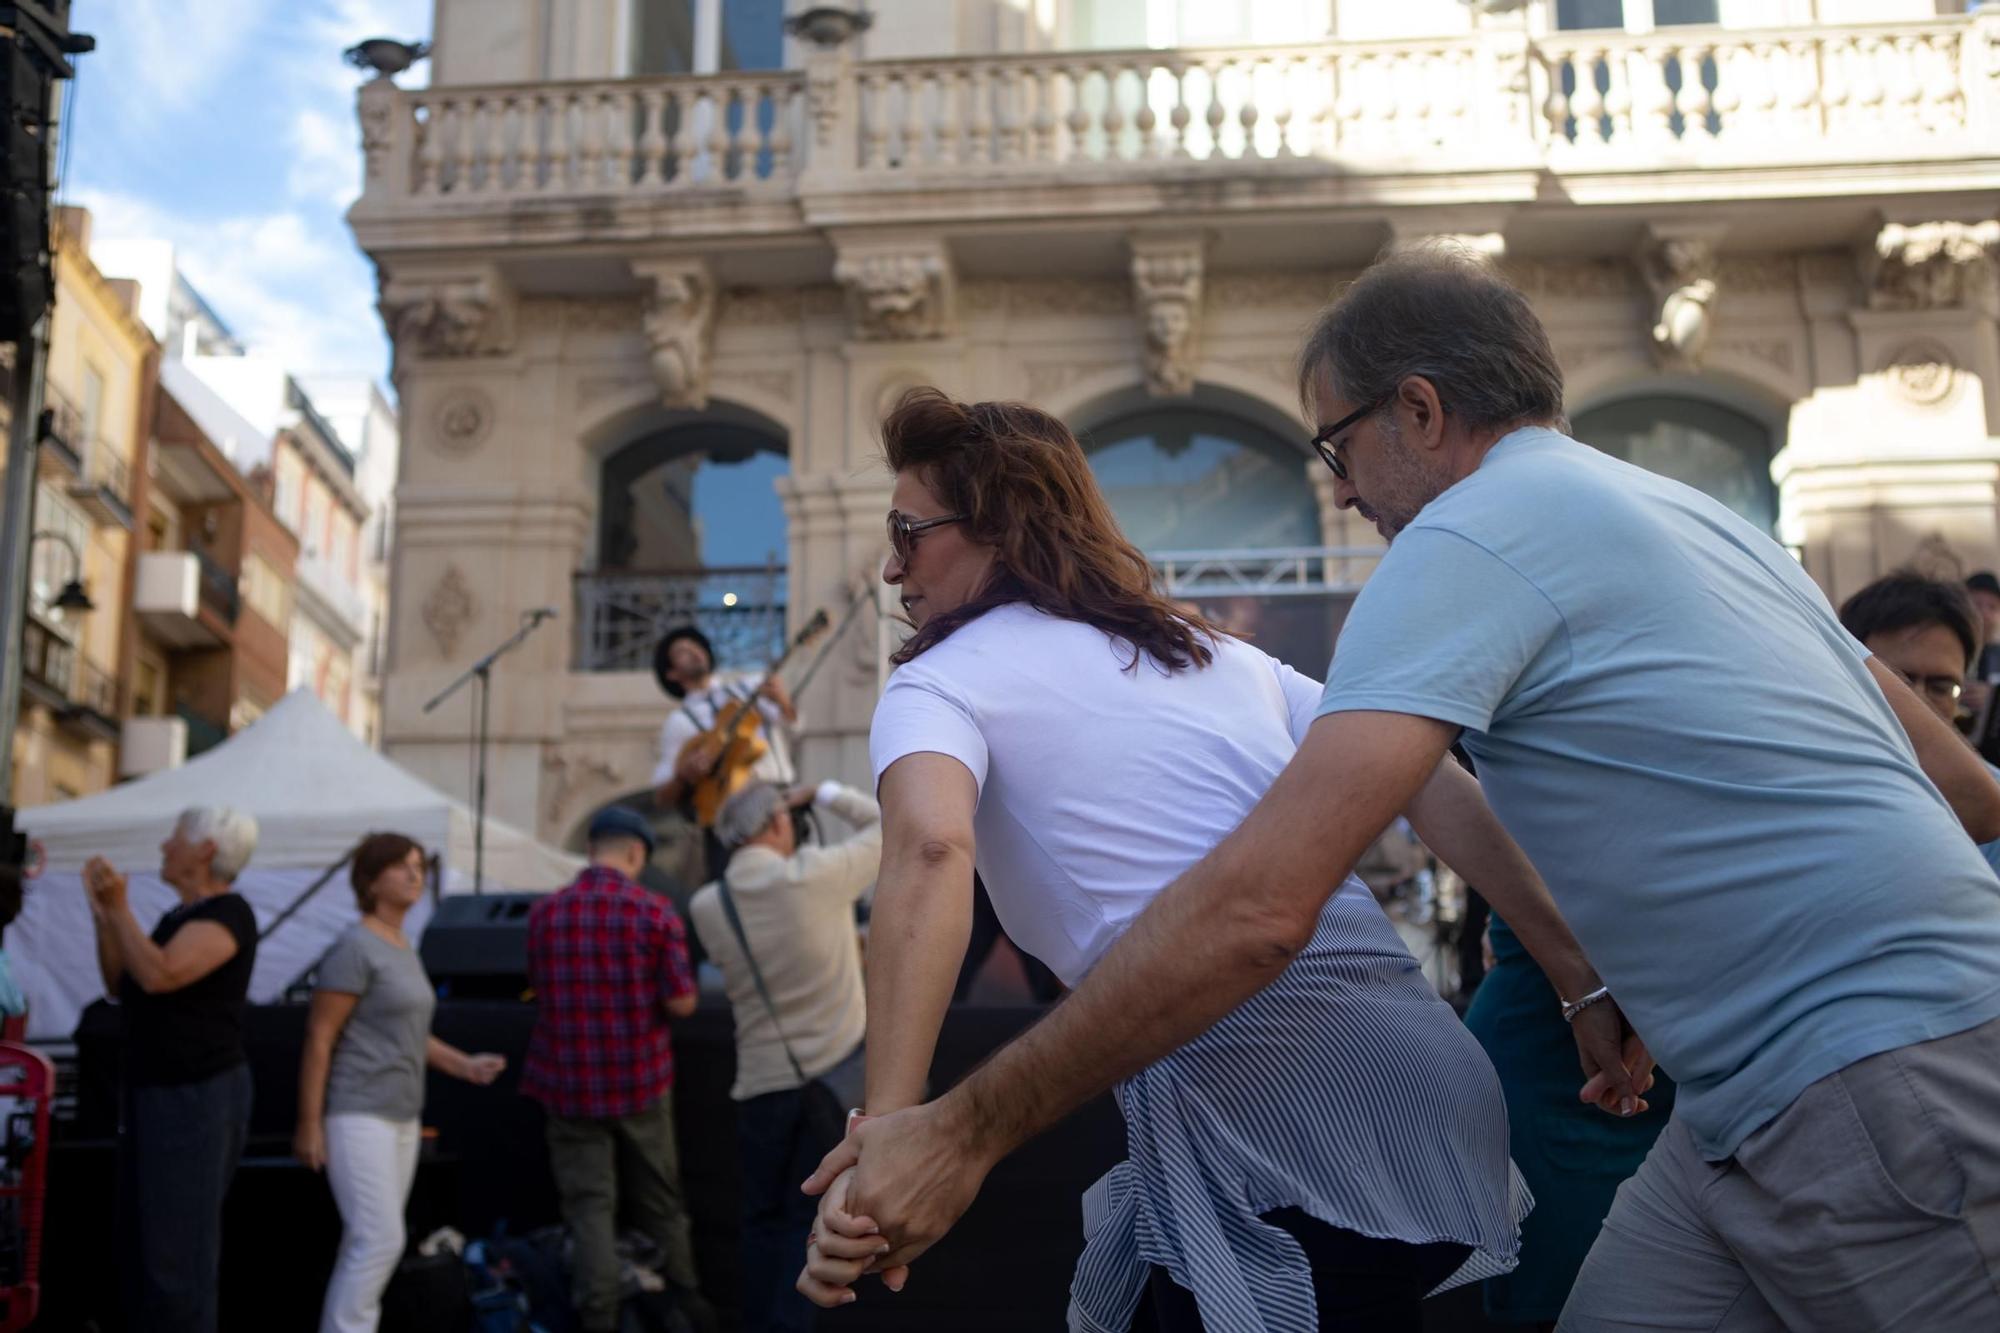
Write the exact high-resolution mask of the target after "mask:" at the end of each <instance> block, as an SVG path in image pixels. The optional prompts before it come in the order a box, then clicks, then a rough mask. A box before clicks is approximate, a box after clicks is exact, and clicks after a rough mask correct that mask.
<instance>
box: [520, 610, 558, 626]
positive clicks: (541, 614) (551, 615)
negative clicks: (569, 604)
mask: <svg viewBox="0 0 2000 1333" xmlns="http://www.w3.org/2000/svg"><path fill="white" fill-rule="evenodd" d="M521 618H522V619H523V620H531V621H535V622H537V623H539V622H541V621H544V620H554V619H555V618H556V609H555V608H554V607H553V606H538V607H536V608H535V609H534V610H532V611H523V612H522V613H521Z"/></svg>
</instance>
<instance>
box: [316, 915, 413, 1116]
mask: <svg viewBox="0 0 2000 1333" xmlns="http://www.w3.org/2000/svg"><path fill="white" fill-rule="evenodd" d="M313 985H314V987H315V988H316V989H318V990H330V991H343V992H345V993H347V994H349V995H358V996H360V997H361V1000H360V1003H358V1004H356V1005H355V1006H354V1013H353V1015H352V1016H351V1017H350V1018H349V1019H348V1020H347V1026H346V1027H344V1028H342V1029H341V1030H340V1039H339V1040H338V1041H336V1042H335V1043H334V1046H333V1067H332V1069H331V1070H330V1071H329V1072H328V1074H327V1080H326V1113H327V1114H328V1115H339V1114H350V1115H351V1114H357V1113H359V1114H364V1115H374V1116H380V1117H382V1118H383V1119H384V1120H415V1119H416V1118H417V1117H418V1115H419V1114H421V1113H422V1111H423V1109H424V1050H425V1047H426V1046H427V1045H428V1044H429V1042H430V1035H431V1014H432V1012H433V1011H435V1010H436V1008H437V993H436V992H435V991H433V990H432V989H431V979H430V977H428V976H427V975H425V973H424V965H423V964H422V963H420V962H418V961H417V953H416V950H414V949H406V948H398V947H397V946H395V945H393V944H391V943H389V941H387V940H385V939H383V938H382V937H381V936H380V935H377V934H376V933H375V932H374V931H372V930H370V929H368V927H366V926H364V925H356V926H354V927H353V928H352V929H350V930H349V931H348V932H347V933H346V934H345V935H342V936H341V937H340V939H339V940H337V941H336V942H335V943H334V946H333V948H332V949H330V950H329V951H328V952H327V955H326V957H325V958H323V959H321V960H320V965H319V972H318V974H317V976H315V978H314V980H313Z"/></svg>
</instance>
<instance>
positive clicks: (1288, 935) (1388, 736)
mask: <svg viewBox="0 0 2000 1333" xmlns="http://www.w3.org/2000/svg"><path fill="white" fill-rule="evenodd" d="M1457 734H1458V728H1457V727H1454V726H1451V725H1449V724H1447V723H1443V722H1437V721H1434V720H1431V719H1429V718H1419V717H1411V716H1408V715H1406V714H1401V713H1372V712H1356V713H1335V714H1332V715H1330V716H1328V717H1325V718H1322V719H1320V720H1319V721H1318V722H1316V723H1314V724H1313V726H1312V729H1311V730H1310V731H1309V732H1308V733H1307V734H1306V739H1305V743H1304V744H1302V745H1301V746H1300V747H1299V750H1298V753H1297V754H1296V755H1295V756H1294V757H1293V759H1292V762H1291V763H1290V764H1289V765H1287V766H1286V768H1285V770H1284V772H1283V773H1281V774H1279V776H1278V779H1277V781H1276V782H1275V783H1273V784H1272V786H1271V789H1270V791H1269V792H1267V793H1266V794H1265V796H1264V799H1263V800H1262V801H1260V802H1258V804H1257V806H1256V808H1255V809H1253V810H1252V811H1251V812H1250V814H1249V816H1248V817H1247V818H1245V819H1244V821H1243V823H1242V824H1241V825H1240V826H1239V827H1238V828H1237V830H1236V831H1235V832H1234V833H1232V834H1230V836H1229V837H1228V838H1226V839H1224V840H1223V841H1222V843H1221V844H1220V845H1219V846H1217V847H1216V849H1215V850H1214V851H1212V852H1211V853H1209V855H1208V856H1206V857H1204V858H1203V859H1202V860H1201V861H1200V862H1199V863H1197V864H1196V865H1195V866H1194V867H1192V868H1191V869H1190V870H1188V872H1187V873H1186V874H1184V875H1182V876H1181V877H1180V878H1179V879H1177V880H1175V881H1174V882H1173V884H1171V885H1169V886H1168V887H1167V888H1166V889H1165V890H1164V891H1163V892H1162V893H1160V895H1159V896H1158V897H1156V898H1155V899H1154V900H1153V902H1152V903H1151V904H1149V905H1148V906H1147V908H1146V910H1145V911H1144V912H1142V913H1141V914H1140V915H1139V918H1138V920H1136V921H1135V922H1133V924H1132V926H1131V928H1130V929H1129V930H1127V931H1126V932H1125V934H1124V936H1123V937H1121V938H1120V939H1119V941H1118V942H1117V943H1116V944H1115V945H1113V946H1112V948H1111V950H1110V951H1109V952H1108V953H1107V954H1105V956H1104V958H1103V959H1102V960H1100V961H1099V963H1098V964H1097V966H1096V967H1095V968H1094V969H1093V970H1092V971H1091V973H1090V975H1089V976H1088V977H1086V978H1085V979H1084V981H1083V984H1082V985H1081V986H1079V987H1078V988H1077V989H1076V991H1075V992H1074V993H1073V994H1071V995H1070V996H1069V998H1068V999H1066V1000H1065V1001H1063V1002H1062V1003H1061V1004H1059V1005H1057V1006H1056V1007H1055V1009H1054V1010H1052V1011H1051V1012H1050V1014H1049V1016H1048V1017H1047V1018H1046V1019H1044V1020H1043V1021H1042V1022H1040V1023H1038V1024H1036V1025H1035V1026H1034V1027H1033V1028H1031V1029H1029V1030H1028V1031H1027V1032H1026V1033H1024V1034H1023V1035H1022V1036H1021V1037H1020V1038H1019V1039H1018V1040H1016V1041H1014V1042H1013V1043H1011V1044H1010V1045H1008V1046H1006V1047H1004V1048H1003V1049H1002V1050H1000V1051H999V1052H998V1053H996V1054H995V1055H994V1057H993V1058H992V1059H991V1060H989V1061H987V1063H986V1064H985V1065H983V1066H982V1067H981V1068H979V1069H978V1070H976V1071H975V1072H974V1073H973V1074H972V1075H971V1076H970V1077H968V1078H967V1079H966V1080H965V1081H964V1082H963V1083H960V1084H959V1085H958V1086H957V1087H956V1088H954V1089H953V1090H952V1091H951V1092H950V1093H948V1094H946V1096H945V1097H944V1098H943V1099H941V1105H940V1108H939V1109H940V1112H943V1111H945V1110H946V1109H947V1106H949V1108H950V1111H951V1113H952V1116H953V1118H954V1119H955V1120H957V1121H958V1122H959V1123H960V1125H961V1127H962V1130H963V1132H964V1133H965V1135H966V1136H967V1138H968V1139H969V1140H970V1141H971V1142H974V1143H977V1144H979V1145H980V1147H981V1148H982V1149H983V1150H984V1151H985V1152H986V1153H987V1154H990V1155H994V1156H1001V1155H1005V1154H1006V1153H1007V1152H1010V1151H1012V1150H1013V1148H1014V1147H1016V1146H1017V1145H1019V1144H1021V1143H1023V1142H1025V1141H1026V1140H1027V1139H1029V1138H1032V1137H1033V1136H1034V1135H1036V1134H1038V1133H1040V1132H1041V1131H1042V1130H1044V1129H1046V1128H1048V1127H1049V1126H1050V1125H1052V1124H1054V1123H1055V1122H1056V1121H1058V1120H1060V1119H1062V1118H1063V1117H1064V1116H1065V1115H1068V1114H1069V1113H1070V1112H1071V1111H1073V1110H1075V1109H1076V1108H1077V1107H1078V1106H1080V1105H1082V1104H1083V1103H1084V1102H1085V1101H1087V1100H1089V1099H1090V1098H1091V1097H1093V1096H1095V1095H1096V1094H1098V1093H1100V1092H1102V1091H1104V1090H1105V1089H1106V1088H1109V1087H1110V1086H1111V1085H1112V1084H1114V1083H1116V1082H1118V1081H1119V1080H1120V1079H1123V1078H1127V1077H1129V1076H1130V1075H1132V1074H1133V1073H1136V1072H1137V1071H1138V1070H1140V1069H1143V1068H1144V1067H1145V1066H1147V1065H1149V1064H1151V1063H1153V1062H1154V1061H1155V1060H1158V1059H1159V1058H1160V1057H1161V1056H1163V1055H1165V1054H1167V1053H1168V1052H1169V1051H1171V1050H1173V1049H1175V1048H1176V1047H1178V1046H1180V1045H1182V1044H1184V1043H1186V1042H1188V1041H1190V1040H1192V1039H1193V1038H1194V1037H1196V1036H1199V1035H1200V1034H1201V1033H1202V1032H1205V1031H1206V1030H1208V1029H1209V1028H1210V1027H1212V1026H1213V1025H1214V1024H1215V1023H1216V1022H1217V1021H1218V1020H1220V1019H1221V1018H1223V1017H1224V1016H1225V1015H1227V1014H1228V1013H1229V1012H1230V1011H1231V1010H1233V1009H1235V1008H1236V1007H1237V1006H1238V1005H1240V1004H1241V1003H1243V1001H1245V1000H1247V999H1249V998H1250V996H1252V995H1254V994H1256V992H1257V991H1259V990H1261V989H1262V988H1263V987H1264V986H1266V985H1268V984H1270V982H1271V981H1273V980H1275V979H1276V978H1277V976H1278V974H1279V973H1281V972H1283V971H1284V970H1285V968H1286V967H1287V966H1289V965H1290V964H1291V961H1292V959H1293V958H1294V957H1296V956H1297V955H1298V953H1299V951H1300V950H1302V949H1303V948H1304V947H1305V946H1306V944H1307V943H1308V942H1309V941H1310V940H1311V939H1312V935H1313V931H1314V929H1315V928H1316V926H1317V923H1318V920H1319V913H1320V909H1321V908H1322V907H1323V906H1324V905H1325V904H1326V901H1327V899H1328V898H1329V897H1331V896H1332V894H1333V892H1334V890H1335V889H1336V888H1338V887H1339V885H1340V883H1341V881H1343V880H1344V879H1346V878H1347V875H1348V873H1349V871H1350V870H1351V869H1352V868H1353V866H1354V863H1355V862H1356V861H1357V860H1359V859H1360V857H1361V853H1362V852H1363V851H1364V850H1366V849H1367V847H1368V844H1369V843H1371V842H1373V841H1374V840H1375V839H1376V838H1377V837H1378V836H1380V834H1381V832H1382V830H1383V829H1384V828H1385V827H1387V825H1388V823H1389V821H1390V820H1391V819H1393V818H1394V817H1395V816H1396V815H1398V814H1399V813H1401V812H1402V811H1403V809H1404V808H1405V807H1406V806H1408V804H1409V802H1410V799H1411V798H1412V797H1413V796H1414V795H1415V794H1416V793H1417V791H1418V789H1419V788H1421V787H1422V786H1423V785H1424V783H1426V782H1427V781H1429V780H1430V777H1431V774H1432V773H1433V772H1435V771H1436V769H1437V766H1438V763H1439V761H1440V760H1441V759H1443V758H1444V755H1445V752H1446V750H1447V749H1448V748H1449V747H1450V745H1451V742H1452V740H1453V739H1454V738H1455V737H1456V735H1457Z"/></svg>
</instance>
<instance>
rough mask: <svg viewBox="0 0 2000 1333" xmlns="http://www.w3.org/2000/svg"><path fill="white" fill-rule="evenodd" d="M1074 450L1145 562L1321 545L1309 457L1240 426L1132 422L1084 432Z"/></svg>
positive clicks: (1168, 416)
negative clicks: (1165, 556) (1171, 555)
mask: <svg viewBox="0 0 2000 1333" xmlns="http://www.w3.org/2000/svg"><path fill="white" fill-rule="evenodd" d="M1083 447H1084V449H1085V450H1086V451H1087V452H1088V453H1089V455H1090V466H1091V468H1092V470H1093V471H1095V472H1096V473H1097V483H1098V485H1100V486H1102V487H1103V488H1104V494H1105V498H1106V499H1108V500H1110V502H1111V510H1112V512H1113V513H1114V514H1116V515H1117V516H1118V524H1119V526H1120V527H1122V528H1123V529H1124V530H1125V535H1126V536H1127V537H1129V538H1131V540H1132V542H1133V544H1134V545H1136V546H1138V547H1139V549H1140V550H1142V551H1145V552H1147V553H1148V554H1153V553H1156V552H1161V551H1193V550H1258V549H1269V548H1273V547H1288V546H1293V547H1295V546H1318V545H1320V541H1321V535H1320V523H1319V502H1318V500H1317V499H1315V498H1314V495H1313V490H1312V487H1311V485H1310V483H1309V482H1308V480H1307V478H1308V476H1309V475H1310V474H1309V473H1308V472H1307V471H1306V463H1307V461H1308V458H1309V455H1308V454H1307V453H1306V452H1305V450H1304V448H1303V447H1302V446H1301V445H1299V444H1295V443H1293V442H1291V441H1288V440H1283V439H1280V438H1278V437H1277V436H1276V435H1273V434H1272V433H1271V432H1269V431H1267V430H1264V429H1262V428H1261V427H1258V426H1255V425H1252V424H1251V423H1249V422H1247V421H1243V420H1241V419H1240V418H1237V417H1233V416H1229V415H1226V414H1224V413H1221V412H1205V411H1201V410H1198V409H1185V408H1175V409H1168V410H1147V411H1142V412H1135V413H1132V414H1130V415H1128V416H1122V417H1118V418H1115V419H1113V420H1111V421H1109V422H1106V423H1105V424H1104V425H1102V426H1098V427H1096V428H1094V429H1092V430H1090V431H1087V432H1085V434H1084V437H1083Z"/></svg>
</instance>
